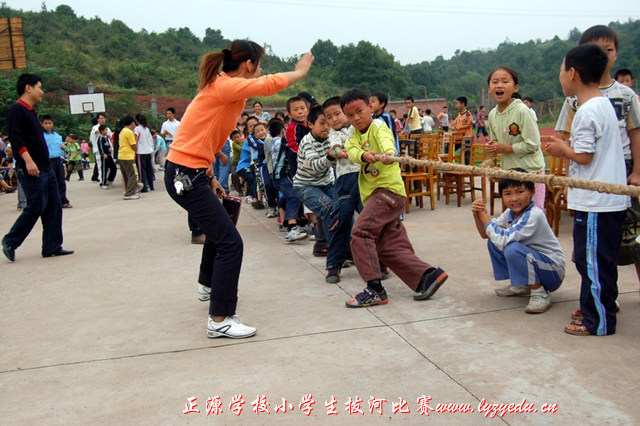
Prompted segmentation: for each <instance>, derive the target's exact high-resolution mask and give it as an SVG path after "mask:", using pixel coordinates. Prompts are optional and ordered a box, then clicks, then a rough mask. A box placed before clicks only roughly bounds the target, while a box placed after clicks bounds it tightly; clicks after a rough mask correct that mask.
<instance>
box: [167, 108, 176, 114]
mask: <svg viewBox="0 0 640 426" xmlns="http://www.w3.org/2000/svg"><path fill="white" fill-rule="evenodd" d="M167 111H171V114H173V115H176V109H175V108H174V107H169V108H167Z"/></svg>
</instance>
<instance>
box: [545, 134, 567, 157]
mask: <svg viewBox="0 0 640 426" xmlns="http://www.w3.org/2000/svg"><path fill="white" fill-rule="evenodd" d="M544 149H545V150H547V152H548V153H549V154H551V155H553V156H554V157H558V158H568V150H570V149H571V148H570V147H569V142H567V141H565V140H563V139H560V138H557V137H555V136H553V137H552V140H551V142H547V143H546V144H545V145H544Z"/></svg>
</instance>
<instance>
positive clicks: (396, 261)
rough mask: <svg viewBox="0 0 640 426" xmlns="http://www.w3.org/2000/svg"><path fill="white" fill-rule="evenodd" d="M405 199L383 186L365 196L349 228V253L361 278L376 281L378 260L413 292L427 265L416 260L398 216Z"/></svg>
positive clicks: (378, 272)
mask: <svg viewBox="0 0 640 426" xmlns="http://www.w3.org/2000/svg"><path fill="white" fill-rule="evenodd" d="M405 206H406V198H405V197H402V196H400V195H397V194H394V193H393V192H391V191H388V190H386V189H383V188H378V189H376V190H375V191H373V193H372V194H371V196H370V197H369V199H368V200H367V204H365V206H364V209H363V210H362V212H361V213H360V215H359V216H358V219H356V222H355V224H354V225H353V230H352V231H351V252H352V253H353V260H354V261H355V264H356V267H357V268H358V272H359V273H360V276H361V277H362V279H363V280H365V281H372V280H379V279H380V278H382V274H381V273H380V261H382V262H383V263H384V264H385V265H387V266H388V267H389V268H391V270H392V271H393V272H394V273H395V274H396V275H397V276H398V277H399V278H400V279H401V280H402V281H403V282H404V283H405V284H406V285H407V286H408V287H409V288H411V290H413V291H416V289H417V288H418V284H420V280H421V279H422V275H424V273H425V272H426V271H427V269H429V268H431V265H429V264H428V263H426V262H423V261H422V260H420V259H418V258H417V257H416V254H415V253H414V251H413V246H412V245H411V242H410V241H409V236H408V235H407V230H406V229H405V227H404V225H403V224H402V222H401V221H400V219H399V217H400V215H401V214H402V212H403V211H404V208H405Z"/></svg>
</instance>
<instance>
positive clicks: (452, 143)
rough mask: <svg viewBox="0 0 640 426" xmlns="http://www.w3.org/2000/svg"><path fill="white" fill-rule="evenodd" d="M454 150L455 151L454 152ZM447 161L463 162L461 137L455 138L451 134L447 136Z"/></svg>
mask: <svg viewBox="0 0 640 426" xmlns="http://www.w3.org/2000/svg"><path fill="white" fill-rule="evenodd" d="M456 150H458V151H457V153H456ZM447 154H448V155H447V163H460V164H463V161H464V160H463V159H464V147H463V146H462V139H458V140H456V139H455V138H454V137H453V136H452V137H450V138H449V151H448V152H447Z"/></svg>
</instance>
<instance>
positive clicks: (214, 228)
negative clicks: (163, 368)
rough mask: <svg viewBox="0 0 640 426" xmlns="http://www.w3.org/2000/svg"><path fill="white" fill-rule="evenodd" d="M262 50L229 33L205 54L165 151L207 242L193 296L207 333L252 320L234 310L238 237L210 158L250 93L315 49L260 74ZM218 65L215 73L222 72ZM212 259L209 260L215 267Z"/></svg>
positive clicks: (302, 72) (227, 333) (168, 178)
mask: <svg viewBox="0 0 640 426" xmlns="http://www.w3.org/2000/svg"><path fill="white" fill-rule="evenodd" d="M264 54H265V52H264V49H263V48H262V47H261V46H260V45H258V44H256V43H254V42H252V41H246V40H235V41H233V42H231V43H230V44H229V45H228V46H227V48H226V49H223V50H222V51H220V52H212V53H209V54H207V55H205V56H204V58H203V59H202V64H201V65H200V72H199V77H200V86H199V87H198V93H197V94H196V97H195V98H194V99H193V101H192V102H191V104H189V107H188V108H187V111H186V112H185V114H184V116H183V118H182V122H181V124H180V127H179V129H178V132H177V133H176V135H175V137H174V139H173V143H172V144H171V150H170V151H169V155H168V156H167V162H166V166H165V168H166V171H165V178H164V180H165V186H166V188H167V192H168V193H169V196H170V197H171V198H172V199H173V200H174V201H175V202H176V203H178V204H179V205H180V206H181V207H182V208H184V209H185V210H187V211H188V212H189V213H190V214H191V216H192V217H193V219H194V220H195V221H196V223H197V224H198V226H199V227H200V228H201V229H202V230H203V231H204V233H205V235H206V241H205V243H204V246H203V248H202V260H201V263H200V274H199V277H198V283H199V286H198V298H199V299H200V300H202V301H207V300H209V301H210V302H209V319H208V323H207V335H208V337H221V336H224V337H232V338H244V337H251V336H253V335H255V334H256V329H255V328H254V327H249V326H246V325H244V324H242V323H241V322H240V320H239V319H238V317H237V316H236V305H237V301H238V278H239V276H240V268H241V266H242V252H243V244H242V238H241V237H240V234H239V233H238V230H237V229H236V227H235V226H234V224H233V222H232V221H231V219H230V218H229V215H228V214H227V212H226V211H225V209H224V208H223V207H222V203H220V201H219V200H218V199H217V197H216V196H215V194H214V193H213V192H212V191H211V187H210V179H211V176H212V175H213V173H212V167H211V164H212V163H213V162H214V161H215V159H214V155H215V153H216V152H218V151H219V150H220V149H221V148H222V146H223V145H224V143H225V141H226V140H227V138H228V137H229V134H230V133H231V131H232V130H233V129H234V128H235V126H236V121H237V119H238V117H239V116H240V114H241V113H242V110H243V108H244V106H245V104H246V101H247V98H250V97H253V96H271V95H273V94H275V93H277V92H279V91H280V90H283V89H285V88H286V87H288V86H289V85H291V84H293V83H295V82H297V81H298V80H300V79H302V78H303V77H304V76H306V75H307V73H308V72H309V68H310V67H311V64H312V62H313V55H312V54H311V53H306V54H305V55H303V56H302V58H300V60H299V61H298V63H297V64H296V66H295V69H294V70H293V71H289V72H284V73H278V74H272V75H265V76H262V77H260V63H261V62H262V58H263V57H264ZM220 71H221V72H220ZM214 265H215V267H214Z"/></svg>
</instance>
